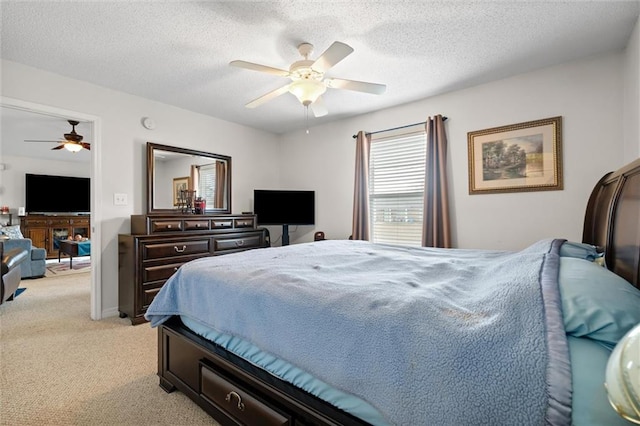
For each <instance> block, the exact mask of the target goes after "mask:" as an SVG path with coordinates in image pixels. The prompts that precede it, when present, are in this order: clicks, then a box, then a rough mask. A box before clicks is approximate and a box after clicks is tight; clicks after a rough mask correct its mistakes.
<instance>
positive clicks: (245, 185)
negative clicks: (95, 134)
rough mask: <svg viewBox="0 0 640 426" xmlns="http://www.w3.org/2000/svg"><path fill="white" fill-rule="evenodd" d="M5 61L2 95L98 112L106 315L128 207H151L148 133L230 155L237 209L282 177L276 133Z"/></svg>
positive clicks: (112, 301) (114, 297)
mask: <svg viewBox="0 0 640 426" xmlns="http://www.w3.org/2000/svg"><path fill="white" fill-rule="evenodd" d="M1 65H2V68H1V69H2V77H1V78H2V80H1V82H2V84H1V85H0V86H1V94H2V96H3V97H7V98H13V99H19V100H22V101H25V102H33V103H37V104H42V105H46V106H53V107H57V108H61V109H65V110H70V111H77V112H82V113H84V114H89V115H93V116H97V117H99V118H100V119H101V124H102V129H101V147H100V159H99V165H98V166H99V169H100V171H101V177H102V185H101V188H100V191H99V193H100V196H101V198H100V200H98V203H99V205H100V206H101V216H102V220H101V223H94V226H97V227H99V229H100V232H101V235H102V238H101V250H102V252H101V253H102V263H101V265H102V274H101V280H102V312H103V313H104V314H105V315H111V314H115V313H116V312H117V306H118V247H117V237H118V234H119V233H128V232H129V231H130V222H129V216H130V215H131V214H140V213H143V212H145V211H146V192H145V188H146V186H145V185H146V151H145V149H146V142H147V141H151V142H156V143H161V144H165V145H173V146H183V147H186V148H194V149H198V150H201V151H208V152H214V153H219V154H224V155H229V156H231V157H232V179H233V184H232V211H233V212H234V213H235V212H241V211H244V210H249V208H250V206H251V198H252V195H253V188H254V187H257V186H267V185H269V186H276V185H277V182H278V173H277V166H275V165H276V164H277V163H278V157H277V152H278V151H277V145H278V139H277V138H276V137H275V136H274V135H272V134H269V133H266V132H262V131H259V130H255V129H251V128H248V127H245V126H240V125H237V124H234V123H230V122H227V121H223V120H219V119H216V118H212V117H208V116H205V115H202V114H196V113H193V112H190V111H186V110H183V109H180V108H176V107H172V106H169V105H165V104H161V103H159V102H154V101H150V100H148V99H143V98H140V97H136V96H131V95H128V94H125V93H122V92H117V91H114V90H111V89H107V88H104V87H99V86H96V85H92V84H89V83H86V82H82V81H79V80H74V79H69V78H66V77H62V76H60V75H57V74H53V73H49V72H44V71H42V70H38V69H35V68H32V67H28V66H24V65H21V64H17V63H14V62H10V61H6V60H3V61H2V63H1ZM125 72H126V71H125ZM142 117H152V118H154V119H155V121H156V123H157V127H156V129H155V130H153V131H149V130H146V129H145V128H144V127H142V125H141V124H140V120H141V118H142ZM92 148H93V147H92ZM3 184H5V185H6V182H4V183H3ZM114 193H124V194H127V196H128V201H129V204H128V205H127V206H114V205H113V194H114Z"/></svg>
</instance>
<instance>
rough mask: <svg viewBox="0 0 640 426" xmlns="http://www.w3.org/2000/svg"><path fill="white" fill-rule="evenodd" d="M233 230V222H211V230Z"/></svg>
mask: <svg viewBox="0 0 640 426" xmlns="http://www.w3.org/2000/svg"><path fill="white" fill-rule="evenodd" d="M226 228H233V221H232V220H231V219H229V220H212V221H211V229H226Z"/></svg>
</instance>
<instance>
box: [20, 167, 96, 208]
mask: <svg viewBox="0 0 640 426" xmlns="http://www.w3.org/2000/svg"><path fill="white" fill-rule="evenodd" d="M25 211H26V212H27V213H32V214H35V213H42V214H55V213H64V214H89V213H90V212H91V183H90V179H89V178H84V177H71V176H52V175H37V174H31V173H27V174H25Z"/></svg>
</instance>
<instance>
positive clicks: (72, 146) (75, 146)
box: [64, 142, 82, 152]
mask: <svg viewBox="0 0 640 426" xmlns="http://www.w3.org/2000/svg"><path fill="white" fill-rule="evenodd" d="M64 148H65V149H66V150H67V151H71V152H78V151H80V150H81V149H82V145H80V144H77V143H73V142H67V143H65V144H64Z"/></svg>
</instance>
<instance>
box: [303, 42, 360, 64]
mask: <svg viewBox="0 0 640 426" xmlns="http://www.w3.org/2000/svg"><path fill="white" fill-rule="evenodd" d="M351 52H353V48H352V47H351V46H349V45H346V44H344V43H341V42H339V41H334V42H333V44H332V45H331V46H329V48H328V49H327V50H325V51H324V53H322V55H320V57H319V58H318V59H316V61H315V62H314V63H313V65H311V68H313V69H314V70H316V71H319V72H327V70H329V68H331V67H332V66H334V65H335V64H337V63H338V62H340V61H341V60H343V59H344V58H346V57H347V56H349V55H350V54H351Z"/></svg>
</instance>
